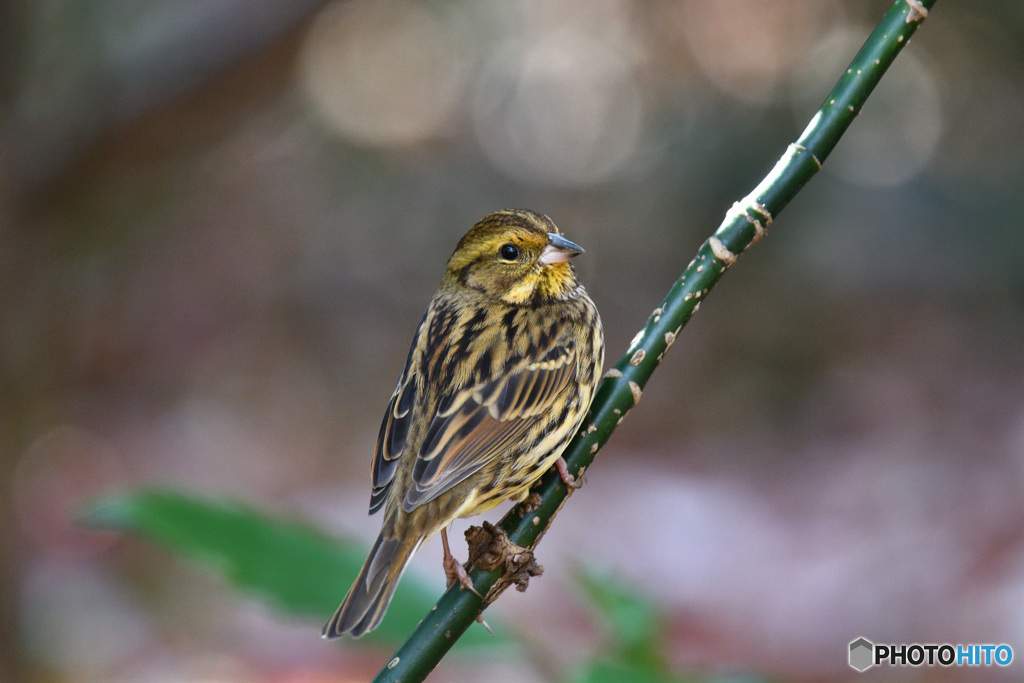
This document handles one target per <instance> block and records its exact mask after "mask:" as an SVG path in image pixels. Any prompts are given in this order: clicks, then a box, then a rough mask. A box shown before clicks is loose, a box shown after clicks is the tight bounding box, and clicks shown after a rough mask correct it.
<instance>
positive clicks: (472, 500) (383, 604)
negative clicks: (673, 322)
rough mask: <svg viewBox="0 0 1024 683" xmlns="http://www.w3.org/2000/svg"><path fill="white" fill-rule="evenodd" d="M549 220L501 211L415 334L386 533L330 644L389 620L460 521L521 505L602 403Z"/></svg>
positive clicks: (379, 500)
mask: <svg viewBox="0 0 1024 683" xmlns="http://www.w3.org/2000/svg"><path fill="white" fill-rule="evenodd" d="M582 251H583V250H582V249H581V248H580V247H578V246H577V245H575V244H573V243H572V242H570V241H569V240H567V239H565V238H564V237H562V236H561V235H560V234H559V232H558V228H556V227H555V225H554V223H552V222H551V220H550V219H549V218H547V217H546V216H542V215H540V214H537V213H534V212H532V211H519V210H515V211H499V212H497V213H492V214H490V215H488V216H485V217H484V218H483V219H482V220H481V221H480V222H479V223H477V224H476V225H474V226H473V228H472V229H470V231H469V232H468V233H466V235H465V236H464V237H463V238H462V240H460V241H459V244H458V246H457V247H456V249H455V252H454V253H453V254H452V256H451V258H450V259H449V261H448V266H447V269H446V272H445V275H444V278H443V279H442V281H441V286H440V287H439V288H438V290H437V293H436V294H434V298H433V299H432V300H431V301H430V305H429V306H427V311H426V313H425V314H424V316H423V320H422V321H421V322H420V325H419V328H418V329H417V330H416V335H415V337H414V338H413V343H412V348H411V349H410V351H409V358H408V360H407V361H406V363H405V369H404V370H403V371H402V375H401V377H400V378H399V380H398V385H397V387H396V388H395V391H394V393H393V394H392V396H391V401H390V402H389V403H388V408H387V412H386V414H385V415H384V421H383V424H382V425H381V429H380V435H379V436H378V439H377V447H376V452H375V453H374V458H373V467H372V470H371V478H372V483H373V491H372V493H371V496H370V513H371V514H373V513H375V512H377V511H379V510H381V509H382V508H383V510H384V518H383V522H382V524H381V531H380V535H379V536H378V537H377V541H376V543H374V545H373V549H372V550H371V551H370V555H369V557H368V558H367V559H366V563H365V564H364V565H363V568H362V570H361V571H360V573H359V576H358V577H357V578H356V580H355V583H354V584H353V586H352V588H351V589H350V590H349V592H348V595H346V596H345V600H344V601H343V602H342V604H341V606H340V607H339V608H338V611H337V612H335V614H334V616H333V617H332V618H331V620H330V621H328V622H327V624H326V625H325V626H324V629H323V635H324V637H328V638H334V637H338V636H341V635H343V634H345V633H348V634H350V635H351V636H353V637H359V636H361V635H363V634H364V633H366V632H368V631H371V630H373V629H374V628H376V626H377V625H378V624H379V623H380V620H381V618H383V616H384V612H385V611H386V609H387V606H388V603H389V602H390V601H391V596H392V595H393V593H394V590H395V586H396V585H397V583H398V580H399V579H400V578H401V575H402V572H403V571H404V570H405V567H406V565H407V564H408V562H409V559H410V558H411V557H412V555H413V553H414V552H416V549H417V548H419V546H420V544H422V543H423V541H425V540H426V539H428V538H430V537H431V536H433V535H434V534H436V533H437V532H438V531H443V530H444V528H445V527H447V525H448V524H449V523H451V522H452V521H453V520H454V519H457V518H459V517H468V516H471V515H476V514H480V513H482V512H485V511H487V510H489V509H491V508H492V507H494V506H495V505H497V504H499V503H501V502H502V501H504V500H507V499H512V500H522V499H523V498H524V497H525V496H526V495H527V493H528V492H529V489H530V487H531V486H532V485H533V484H534V483H536V481H537V480H538V479H539V478H540V476H541V475H542V474H544V472H545V471H546V470H547V469H548V468H550V467H551V466H552V465H554V464H555V463H556V462H557V461H558V460H559V458H560V456H561V453H562V451H563V449H564V448H565V446H566V444H568V442H569V440H570V439H571V438H572V436H573V434H574V433H575V432H576V430H577V429H578V428H579V426H580V422H581V421H582V420H583V417H584V416H585V415H586V412H587V409H588V408H589V407H590V401H591V399H592V398H593V395H594V388H595V387H596V385H597V382H598V379H599V378H600V376H601V365H602V363H603V361H604V339H603V334H602V328H601V320H600V318H599V317H598V314H597V308H596V307H595V306H594V303H593V302H592V301H591V300H590V297H589V296H587V293H586V291H584V289H583V286H582V285H581V284H580V283H579V281H578V280H577V279H576V274H575V272H574V270H573V268H572V265H571V264H570V263H569V262H568V261H569V259H570V258H572V257H573V256H575V255H577V254H579V253H581V252H582Z"/></svg>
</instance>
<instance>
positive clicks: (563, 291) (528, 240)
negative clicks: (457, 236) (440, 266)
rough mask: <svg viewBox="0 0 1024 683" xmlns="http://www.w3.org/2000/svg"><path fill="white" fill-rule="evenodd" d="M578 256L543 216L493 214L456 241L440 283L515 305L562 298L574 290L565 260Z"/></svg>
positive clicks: (520, 212)
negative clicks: (443, 280)
mask: <svg viewBox="0 0 1024 683" xmlns="http://www.w3.org/2000/svg"><path fill="white" fill-rule="evenodd" d="M582 253H583V249H582V247H580V246H579V245H577V244H574V243H573V242H570V241H569V240H567V239H565V238H564V237H562V235H561V233H559V232H558V228H557V227H555V224H554V223H552V222H551V219H550V218H548V217H547V216H544V215H542V214H538V213H534V212H533V211H527V210H520V209H511V210H505V211H497V212H495V213H492V214H488V215H487V216H484V217H483V219H481V220H480V222H479V223H477V224H476V225H474V226H473V227H472V228H471V229H470V230H469V232H467V233H466V234H465V236H463V238H462V239H461V240H459V245H458V246H457V247H456V248H455V253H453V254H452V257H451V258H450V259H449V260H448V269H447V272H446V274H445V284H447V285H461V286H465V287H470V288H472V289H475V290H477V291H479V292H482V293H483V294H485V295H486V296H488V297H489V298H493V299H498V300H501V301H503V302H504V303H506V304H512V305H516V306H522V305H526V304H529V303H533V302H540V301H550V300H559V299H564V298H566V297H567V296H569V295H570V294H571V293H572V292H573V291H575V289H576V287H577V286H578V283H577V281H576V273H575V272H574V271H573V268H572V265H570V264H569V259H571V258H572V257H573V256H576V255H577V254H582Z"/></svg>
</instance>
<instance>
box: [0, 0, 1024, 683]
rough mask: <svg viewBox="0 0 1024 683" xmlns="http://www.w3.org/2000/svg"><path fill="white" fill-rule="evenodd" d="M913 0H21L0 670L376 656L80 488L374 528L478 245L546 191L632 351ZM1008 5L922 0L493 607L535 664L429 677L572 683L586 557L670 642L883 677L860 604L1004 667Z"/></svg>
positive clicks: (1022, 642)
mask: <svg viewBox="0 0 1024 683" xmlns="http://www.w3.org/2000/svg"><path fill="white" fill-rule="evenodd" d="M889 4H890V3H889V2H887V1H881V0H880V1H872V2H864V1H863V0H843V1H839V0H829V1H825V0H786V1H784V2H783V1H779V0H776V1H775V2H756V1H754V0H727V1H726V0H720V1H718V2H714V3H711V2H699V1H696V0H691V1H683V0H679V1H675V0H599V1H597V2H594V1H592V0H591V1H589V2H581V1H580V0H430V1H427V2H413V1H412V0H383V1H375V2H371V1H370V0H348V1H345V2H324V1H323V0H292V1H291V2H288V3H281V2H267V1H260V2H250V1H243V0H178V1H176V2H168V1H166V0H145V1H139V0H131V1H126V0H95V1H94V2H88V3H82V2H75V1H74V0H36V1H31V0H8V1H7V2H5V3H3V5H2V7H0V679H4V678H6V679H8V680H29V681H64V680H68V681H78V680H124V681H164V680H225V681H242V680H246V681H250V680H257V681H279V680H280V681H306V680H328V679H330V680H335V679H337V678H341V677H344V676H349V677H351V679H352V680H361V679H366V678H369V677H370V676H372V674H373V673H375V672H376V670H377V669H378V668H379V666H380V665H381V663H382V662H383V661H385V660H386V657H388V656H389V655H390V652H389V651H383V650H374V649H368V648H367V646H365V645H363V644H353V643H351V642H348V643H343V644H333V643H332V644H325V643H323V642H321V640H320V638H319V628H320V623H318V622H314V621H303V620H297V619H294V618H288V617H284V616H281V615H279V614H277V613H275V612H274V611H273V610H271V609H269V608H268V607H266V606H264V605H263V604H262V603H260V602H258V601H256V600H254V599H252V598H248V597H245V596H241V595H239V594H238V593H236V592H235V591H233V590H232V589H231V588H230V587H229V586H228V585H227V584H226V583H225V582H224V581H223V580H222V579H221V578H220V577H218V576H216V575H214V574H213V573H211V572H210V571H208V570H207V569H205V568H202V567H199V566H197V565H193V564H190V563H188V562H185V561H183V560H180V559H179V558H177V557H176V556H172V555H170V554H169V553H168V552H167V551H166V550H163V549H161V548H158V547H155V546H153V545H149V544H146V543H144V542H142V541H139V540H135V539H131V538H124V537H120V536H117V535H112V534H99V533H95V532H90V531H86V530H83V529H81V528H78V527H76V526H75V525H74V524H73V519H74V517H75V515H76V514H77V511H78V510H79V509H80V507H79V506H80V505H81V503H82V501H83V500H87V499H89V498H90V497H93V496H96V495H98V494H101V493H106V492H112V491H121V490H128V489H132V488H135V487H141V486H152V485H160V486H173V487H177V488H180V489H182V490H185V491H190V492H196V493H200V494H203V495H209V496H214V497H217V498H221V497H224V498H231V499H234V500H242V501H245V502H246V503H248V504H250V505H253V506H257V507H260V508H265V509H268V510H271V511H273V512H275V513H280V514H284V515H287V516H291V517H293V518H301V519H306V520H309V521H310V522H311V523H313V524H315V525H317V526H318V527H320V528H322V529H324V530H325V531H327V532H329V533H332V534H336V535H347V536H351V537H356V538H360V539H363V540H366V541H369V540H370V539H372V538H373V537H374V536H375V535H376V533H377V529H378V524H379V522H378V520H377V519H376V518H373V519H369V518H367V517H366V503H367V500H368V495H369V484H368V476H367V472H368V467H369V461H370V457H371V453H372V449H373V443H374V440H375V437H376V433H377V429H378V427H379V424H380V418H381V415H382V411H383V409H384V406H385V404H386V401H387V398H388V396H389V395H390V392H391V391H392V388H393V385H394V381H395V380H396V378H397V377H398V374H399V372H400V369H401V365H402V363H403V361H404V359H405V354H406V351H407V348H408V343H409V340H410V338H411V335H412V332H413V330H414V328H415V325H416V323H417V322H418V320H419V318H420V316H421V314H422V311H423V309H424V307H425V306H426V303H427V301H428V300H429V299H430V297H431V295H432V293H433V291H434V289H435V287H436V285H437V283H438V281H439V280H440V277H441V274H442V272H443V267H444V262H445V260H446V258H447V257H448V255H449V254H450V253H451V250H452V249H453V248H454V245H455V243H456V242H457V240H458V238H459V237H460V236H461V235H462V234H463V233H464V232H465V231H466V230H467V229H468V228H469V227H470V226H471V225H472V224H473V223H474V222H475V221H476V220H477V219H479V218H480V217H481V216H483V215H484V214H485V213H487V212H489V211H492V210H495V209H499V208H507V207H529V208H533V209H536V210H538V211H542V212H544V213H546V214H548V215H550V216H551V217H552V218H553V219H554V221H555V222H556V223H557V224H558V225H559V226H560V228H561V229H562V231H563V232H564V233H565V234H566V235H567V236H569V237H570V238H571V239H573V240H574V241H577V242H579V243H580V244H582V245H584V246H585V247H586V249H587V253H586V254H585V255H584V256H583V257H581V258H579V259H577V268H578V271H579V273H580V275H581V278H582V279H583V281H584V283H585V284H586V286H587V289H588V290H589V291H590V293H591V295H592V296H593V298H594V300H595V301H596V302H597V304H598V306H599V308H600V310H601V313H602V316H603V319H604V323H605V329H606V334H607V341H608V353H609V358H610V359H611V362H614V360H615V359H617V358H618V357H619V356H620V355H621V354H622V353H623V352H624V350H625V348H626V346H627V344H628V341H629V339H630V338H631V337H632V336H633V334H634V333H635V332H636V330H637V329H638V328H639V326H640V325H642V324H643V322H644V321H645V320H646V318H647V316H648V314H649V313H650V311H651V309H653V308H654V307H655V306H656V305H657V304H658V303H659V302H660V301H661V298H662V296H663V295H664V293H665V292H666V291H667V290H668V288H669V286H670V285H671V284H672V282H673V280H674V279H675V278H676V277H678V275H679V274H680V273H681V272H682V269H683V267H684V266H685V265H686V263H687V262H688V261H689V260H690V258H691V256H692V255H693V254H694V252H695V251H696V249H697V247H698V246H699V245H700V243H701V242H702V241H703V240H704V239H705V238H706V237H707V236H708V235H709V234H710V233H711V232H712V231H713V230H714V229H715V227H717V225H718V224H719V222H720V221H721V218H722V216H723V214H724V212H725V211H726V210H727V209H728V208H729V206H730V205H731V204H732V202H733V201H735V200H736V199H738V198H740V197H741V196H743V195H744V194H746V193H747V192H748V191H749V190H750V189H751V188H752V187H753V186H754V184H756V182H757V181H758V180H759V179H760V178H761V177H762V176H763V175H764V174H765V173H766V172H767V171H768V170H769V169H770V168H771V167H772V165H773V164H774V163H775V161H776V159H777V158H778V157H779V156H780V155H781V154H782V153H783V152H784V150H785V148H786V145H787V144H788V143H789V142H790V141H792V140H794V139H796V137H797V136H798V135H799V133H800V131H801V130H802V129H803V127H804V126H805V125H806V122H807V121H808V120H809V118H810V116H811V115H812V114H813V112H814V111H815V109H816V108H817V106H818V104H820V101H821V100H822V98H823V97H824V95H825V94H826V93H827V92H828V90H829V89H830V88H831V87H832V85H833V83H834V82H835V80H836V79H837V77H838V75H839V74H840V73H841V72H842V70H843V69H844V68H845V66H846V64H847V63H848V61H849V60H850V58H851V57H852V56H853V54H854V53H855V52H856V49H857V48H858V47H859V45H860V44H861V42H862V41H863V40H864V38H866V37H867V35H868V33H869V32H870V30H871V29H872V28H873V26H874V24H875V23H876V22H877V20H878V19H879V18H880V17H881V16H882V14H883V13H884V12H885V11H886V9H887V8H888V6H889ZM1022 29H1024V5H1021V3H1018V2H1014V1H1013V0H1005V1H1003V2H989V3H984V4H979V3H947V2H940V3H938V4H937V5H936V7H935V9H934V10H933V11H932V13H931V16H930V17H929V19H928V20H927V21H926V22H925V23H924V24H923V26H922V28H921V30H920V31H919V33H918V34H917V35H916V36H915V38H914V40H913V44H912V45H911V46H910V47H909V48H908V49H907V50H905V51H904V52H903V54H901V55H900V57H899V58H898V60H897V62H896V64H895V66H894V68H893V69H892V70H891V72H890V73H889V74H888V75H887V76H886V77H885V79H883V81H882V84H881V85H880V87H879V88H878V90H877V92H876V94H875V95H874V96H873V97H872V99H870V100H869V102H868V104H867V106H866V107H865V108H864V110H863V112H862V113H861V115H860V117H859V119H858V120H857V121H856V122H855V123H854V125H853V127H852V128H851V130H850V131H849V133H848V134H847V135H846V136H845V138H844V139H843V140H842V141H841V143H840V145H839V147H838V149H837V150H836V152H835V153H834V154H833V155H832V157H830V158H829V159H828V162H827V163H826V164H825V168H824V171H823V172H822V173H821V174H820V175H819V176H817V177H816V178H814V180H813V181H812V182H811V183H810V184H809V185H808V186H807V187H806V188H805V189H804V191H803V192H802V193H801V194H800V195H799V196H798V197H797V198H796V199H795V200H794V201H793V203H792V204H791V205H790V206H789V207H788V208H787V209H786V211H785V213H784V214H782V215H780V216H778V217H777V219H776V221H775V223H774V224H773V225H772V227H771V229H770V230H769V232H768V236H767V239H765V240H764V241H762V242H760V243H759V244H758V245H757V246H756V248H755V249H752V250H750V251H749V252H748V253H747V254H745V255H744V256H743V258H742V259H740V261H739V262H738V264H737V266H736V267H735V268H733V269H732V270H730V271H729V273H728V275H727V277H725V278H724V279H723V281H722V282H721V283H720V285H719V286H718V287H717V288H716V289H715V291H714V293H713V295H712V296H711V297H710V299H709V300H708V301H707V302H705V304H704V306H703V307H702V308H701V311H700V314H699V315H698V316H696V317H695V318H694V319H693V321H692V322H691V324H690V325H689V326H688V327H687V328H686V329H685V331H684V333H683V334H682V335H681V337H680V340H679V341H678V342H677V343H676V345H675V347H674V348H673V349H672V352H671V353H670V354H669V355H668V356H667V357H666V360H665V362H664V363H663V364H662V366H661V368H660V369H659V371H658V372H657V373H656V374H655V375H654V377H653V378H652V380H651V382H650V383H649V385H648V387H647V390H646V391H645V393H644V401H643V404H642V405H641V406H640V407H639V408H638V409H637V410H636V411H634V412H633V413H631V414H630V416H629V419H628V420H626V421H625V422H624V423H623V425H622V427H621V428H620V429H619V430H618V431H617V432H616V433H615V435H614V437H613V438H612V440H611V441H610V442H609V444H608V446H607V447H606V448H605V449H604V450H603V451H602V452H601V455H600V456H599V459H598V461H597V466H596V467H594V468H593V469H592V470H591V471H590V472H589V473H588V475H587V479H588V482H587V486H586V487H585V488H583V489H582V490H581V491H579V492H577V493H576V495H574V496H573V498H572V501H571V503H570V504H569V505H567V506H566V507H565V508H564V510H563V511H562V513H561V515H560V516H559V518H558V520H557V522H556V523H555V525H554V527H553V528H552V530H551V532H550V533H549V534H548V535H547V536H546V538H545V540H544V542H543V543H542V544H541V546H540V548H539V551H538V556H539V559H540V561H541V563H542V564H543V565H544V566H545V567H546V568H547V571H546V573H545V574H544V576H543V577H542V578H540V579H537V580H535V581H534V582H533V583H532V584H531V587H530V590H529V591H528V592H527V593H525V594H518V593H511V592H510V593H508V594H506V596H505V597H504V598H503V599H502V600H501V601H499V603H498V604H497V605H496V606H495V607H493V608H492V610H491V611H490V612H488V614H489V615H490V614H494V615H496V616H497V617H498V618H500V619H502V621H503V623H505V624H509V625H510V626H509V628H514V629H517V631H518V632H519V634H520V637H521V638H522V639H523V640H525V641H526V642H528V643H530V647H531V652H532V655H531V657H530V658H528V659H526V660H525V661H517V660H513V659H500V660H494V661H484V662H481V661H479V660H475V661H474V660H459V659H454V660H452V661H446V662H445V663H444V664H443V665H442V667H441V668H440V669H439V670H438V672H437V673H436V678H435V679H434V680H439V681H444V680H452V681H461V680H542V681H543V680H558V679H560V678H561V677H564V676H568V675H571V672H572V670H573V666H574V662H577V661H579V660H580V659H581V658H585V657H587V656H589V654H591V653H593V651H594V650H595V648H599V647H600V643H601V639H600V633H598V632H597V631H596V630H595V627H594V625H593V623H592V620H591V619H589V618H588V615H587V613H586V608H585V607H581V603H580V601H579V599H578V596H577V593H576V592H575V589H574V587H573V583H574V581H573V577H574V572H575V571H576V569H577V568H578V567H579V566H580V565H586V566H588V567H596V568H600V569H601V570H602V571H607V572H610V573H611V574H613V575H615V576H617V577H619V578H621V579H622V580H623V581H624V582H626V583H627V584H628V585H630V586H631V587H632V588H633V589H635V590H636V591H637V592H638V593H640V594H643V595H647V596H650V597H651V598H652V599H653V600H655V601H656V602H657V604H658V605H659V607H660V608H661V609H662V610H664V613H665V615H667V625H666V628H665V632H664V634H663V636H662V637H663V639H664V641H665V643H666V647H667V651H668V652H670V653H671V655H670V656H671V659H672V662H673V665H674V667H675V668H676V670H677V671H679V672H690V673H696V674H701V675H720V674H730V673H744V674H754V675H767V676H773V677H776V678H783V679H797V680H811V679H814V680H821V679H831V680H845V679H854V678H857V679H858V680H860V677H859V675H856V674H854V672H853V671H852V670H851V669H849V668H848V667H847V664H846V648H847V644H848V643H849V642H850V641H851V640H853V639H855V638H857V637H859V636H864V637H867V638H868V639H869V640H872V641H873V642H876V643H878V642H889V643H901V642H906V643H913V642H921V643H929V642H937V643H945V642H948V643H1008V644H1011V645H1012V646H1014V647H1015V648H1017V654H1018V656H1020V655H1024V495H1022V494H1024V372H1022V368H1024V343H1022V342H1024V267H1022V264H1024V230H1022V227H1024V226H1022V222H1021V197H1022V196H1024V136H1022V135H1021V131H1022V126H1024V73H1022V72H1024V42H1022V41H1021V40H1020V35H1021V32H1022ZM498 516H499V515H498V514H497V511H496V512H495V513H494V514H492V515H489V516H488V518H489V519H492V520H493V519H497V517H498ZM466 524H468V522H467V523H463V524H462V525H461V526H459V525H456V529H455V531H454V537H456V538H459V539H461V530H462V529H464V528H465V526H466ZM457 547H458V550H457V551H456V554H457V555H460V556H464V555H465V547H464V545H463V544H462V543H461V540H460V542H459V544H458V545H457ZM439 564H440V549H439V548H437V547H435V545H434V543H431V544H428V545H427V546H425V547H424V548H423V549H422V550H421V551H420V553H419V556H418V557H417V559H416V560H415V562H414V568H413V569H412V570H411V572H415V573H419V574H421V575H422V576H424V577H425V580H427V581H433V582H435V583H436V585H438V586H439V587H440V586H441V583H442V579H441V571H440V567H439V566H438V565H439ZM341 597H342V596H341V595H338V598H339V600H340V598H341ZM324 616H327V615H326V614H325V615H324ZM1020 666H1021V665H1020V664H1019V663H1017V662H1014V665H1013V666H1011V667H1010V668H1009V669H1008V670H992V669H989V670H986V671H983V672H980V673H982V674H984V675H987V676H989V677H992V678H995V679H1009V678H1011V677H1015V676H1013V674H1014V673H1015V671H1014V670H1016V674H1017V676H1019V670H1020ZM876 672H877V671H876ZM917 673H918V675H924V674H927V675H928V676H929V677H930V678H934V677H936V676H942V675H945V676H946V677H947V678H948V679H950V680H952V679H953V678H955V677H957V676H959V675H963V673H964V672H963V671H956V670H954V671H952V672H950V671H926V672H917ZM971 673H978V672H971Z"/></svg>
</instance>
